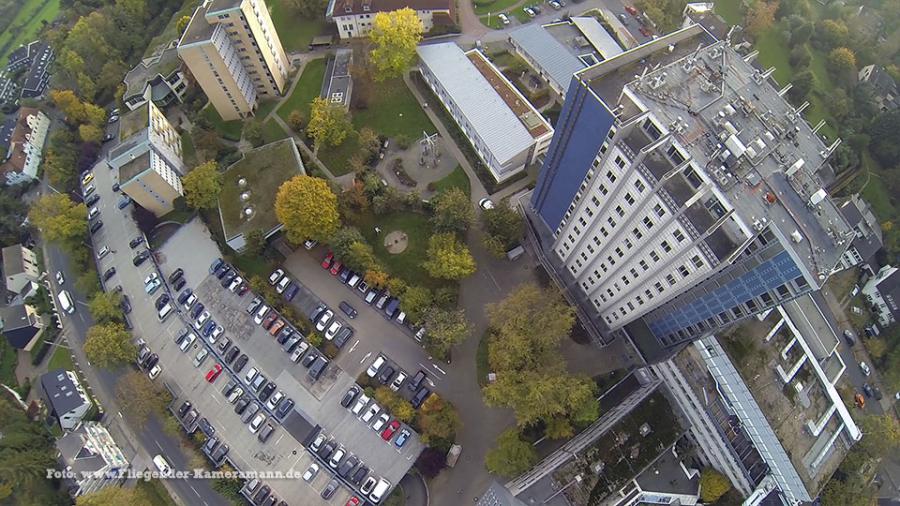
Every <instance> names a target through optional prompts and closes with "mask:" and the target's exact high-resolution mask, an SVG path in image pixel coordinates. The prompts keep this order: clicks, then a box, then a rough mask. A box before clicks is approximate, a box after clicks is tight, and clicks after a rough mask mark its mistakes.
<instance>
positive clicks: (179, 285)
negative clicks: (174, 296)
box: [172, 278, 187, 290]
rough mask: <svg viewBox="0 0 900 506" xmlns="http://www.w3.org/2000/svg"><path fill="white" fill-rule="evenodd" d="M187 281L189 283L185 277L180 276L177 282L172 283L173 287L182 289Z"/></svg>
mask: <svg viewBox="0 0 900 506" xmlns="http://www.w3.org/2000/svg"><path fill="white" fill-rule="evenodd" d="M186 283H187V281H186V280H185V279H184V278H178V279H176V280H175V283H174V284H173V285H172V288H173V289H175V290H181V289H182V288H184V285H185V284H186Z"/></svg>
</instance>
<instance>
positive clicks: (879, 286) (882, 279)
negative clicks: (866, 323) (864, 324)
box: [862, 265, 900, 328]
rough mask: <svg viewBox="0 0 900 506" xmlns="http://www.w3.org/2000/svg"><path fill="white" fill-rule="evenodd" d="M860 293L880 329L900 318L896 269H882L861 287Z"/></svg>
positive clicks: (898, 281)
mask: <svg viewBox="0 0 900 506" xmlns="http://www.w3.org/2000/svg"><path fill="white" fill-rule="evenodd" d="M862 293H863V296H864V297H865V298H866V300H867V301H869V304H870V306H871V308H872V312H873V313H875V316H876V317H877V318H878V325H880V326H881V327H882V328H883V327H887V326H888V325H890V324H892V323H894V322H896V321H897V318H898V317H900V273H898V272H897V268H896V267H892V266H890V265H885V266H884V267H882V268H881V269H880V270H879V271H878V272H877V273H876V274H875V276H874V277H872V278H871V279H869V281H867V282H866V284H865V285H863V288H862Z"/></svg>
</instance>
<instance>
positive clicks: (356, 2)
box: [325, 0, 454, 39]
mask: <svg viewBox="0 0 900 506" xmlns="http://www.w3.org/2000/svg"><path fill="white" fill-rule="evenodd" d="M406 7H409V8H410V9H412V10H414V11H416V16H417V17H418V18H419V21H421V22H422V29H423V30H424V31H425V32H428V31H430V30H431V29H432V28H434V25H436V24H444V25H449V24H452V23H453V12H452V11H453V8H454V6H453V2H452V1H450V0H329V2H328V7H327V8H326V10H325V18H326V19H329V20H332V21H334V24H335V26H336V27H337V30H338V35H339V36H340V37H341V39H351V38H355V37H365V36H366V35H368V34H369V32H371V31H372V22H373V21H374V20H375V15H376V14H378V13H379V12H391V11H396V10H398V9H403V8H406Z"/></svg>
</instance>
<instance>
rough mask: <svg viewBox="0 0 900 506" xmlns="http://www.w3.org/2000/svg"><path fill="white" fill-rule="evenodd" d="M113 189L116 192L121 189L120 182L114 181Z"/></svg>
mask: <svg viewBox="0 0 900 506" xmlns="http://www.w3.org/2000/svg"><path fill="white" fill-rule="evenodd" d="M112 191H114V192H117V191H119V183H113V185H112Z"/></svg>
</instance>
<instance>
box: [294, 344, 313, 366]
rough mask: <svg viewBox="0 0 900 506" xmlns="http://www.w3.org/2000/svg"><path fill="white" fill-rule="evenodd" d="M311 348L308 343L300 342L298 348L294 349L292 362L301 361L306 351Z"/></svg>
mask: <svg viewBox="0 0 900 506" xmlns="http://www.w3.org/2000/svg"><path fill="white" fill-rule="evenodd" d="M308 348H309V343H307V342H306V341H300V342H299V343H298V344H297V347H296V348H294V351H293V352H291V362H294V363H297V362H299V361H300V357H302V356H303V354H304V353H306V350H307V349H308Z"/></svg>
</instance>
